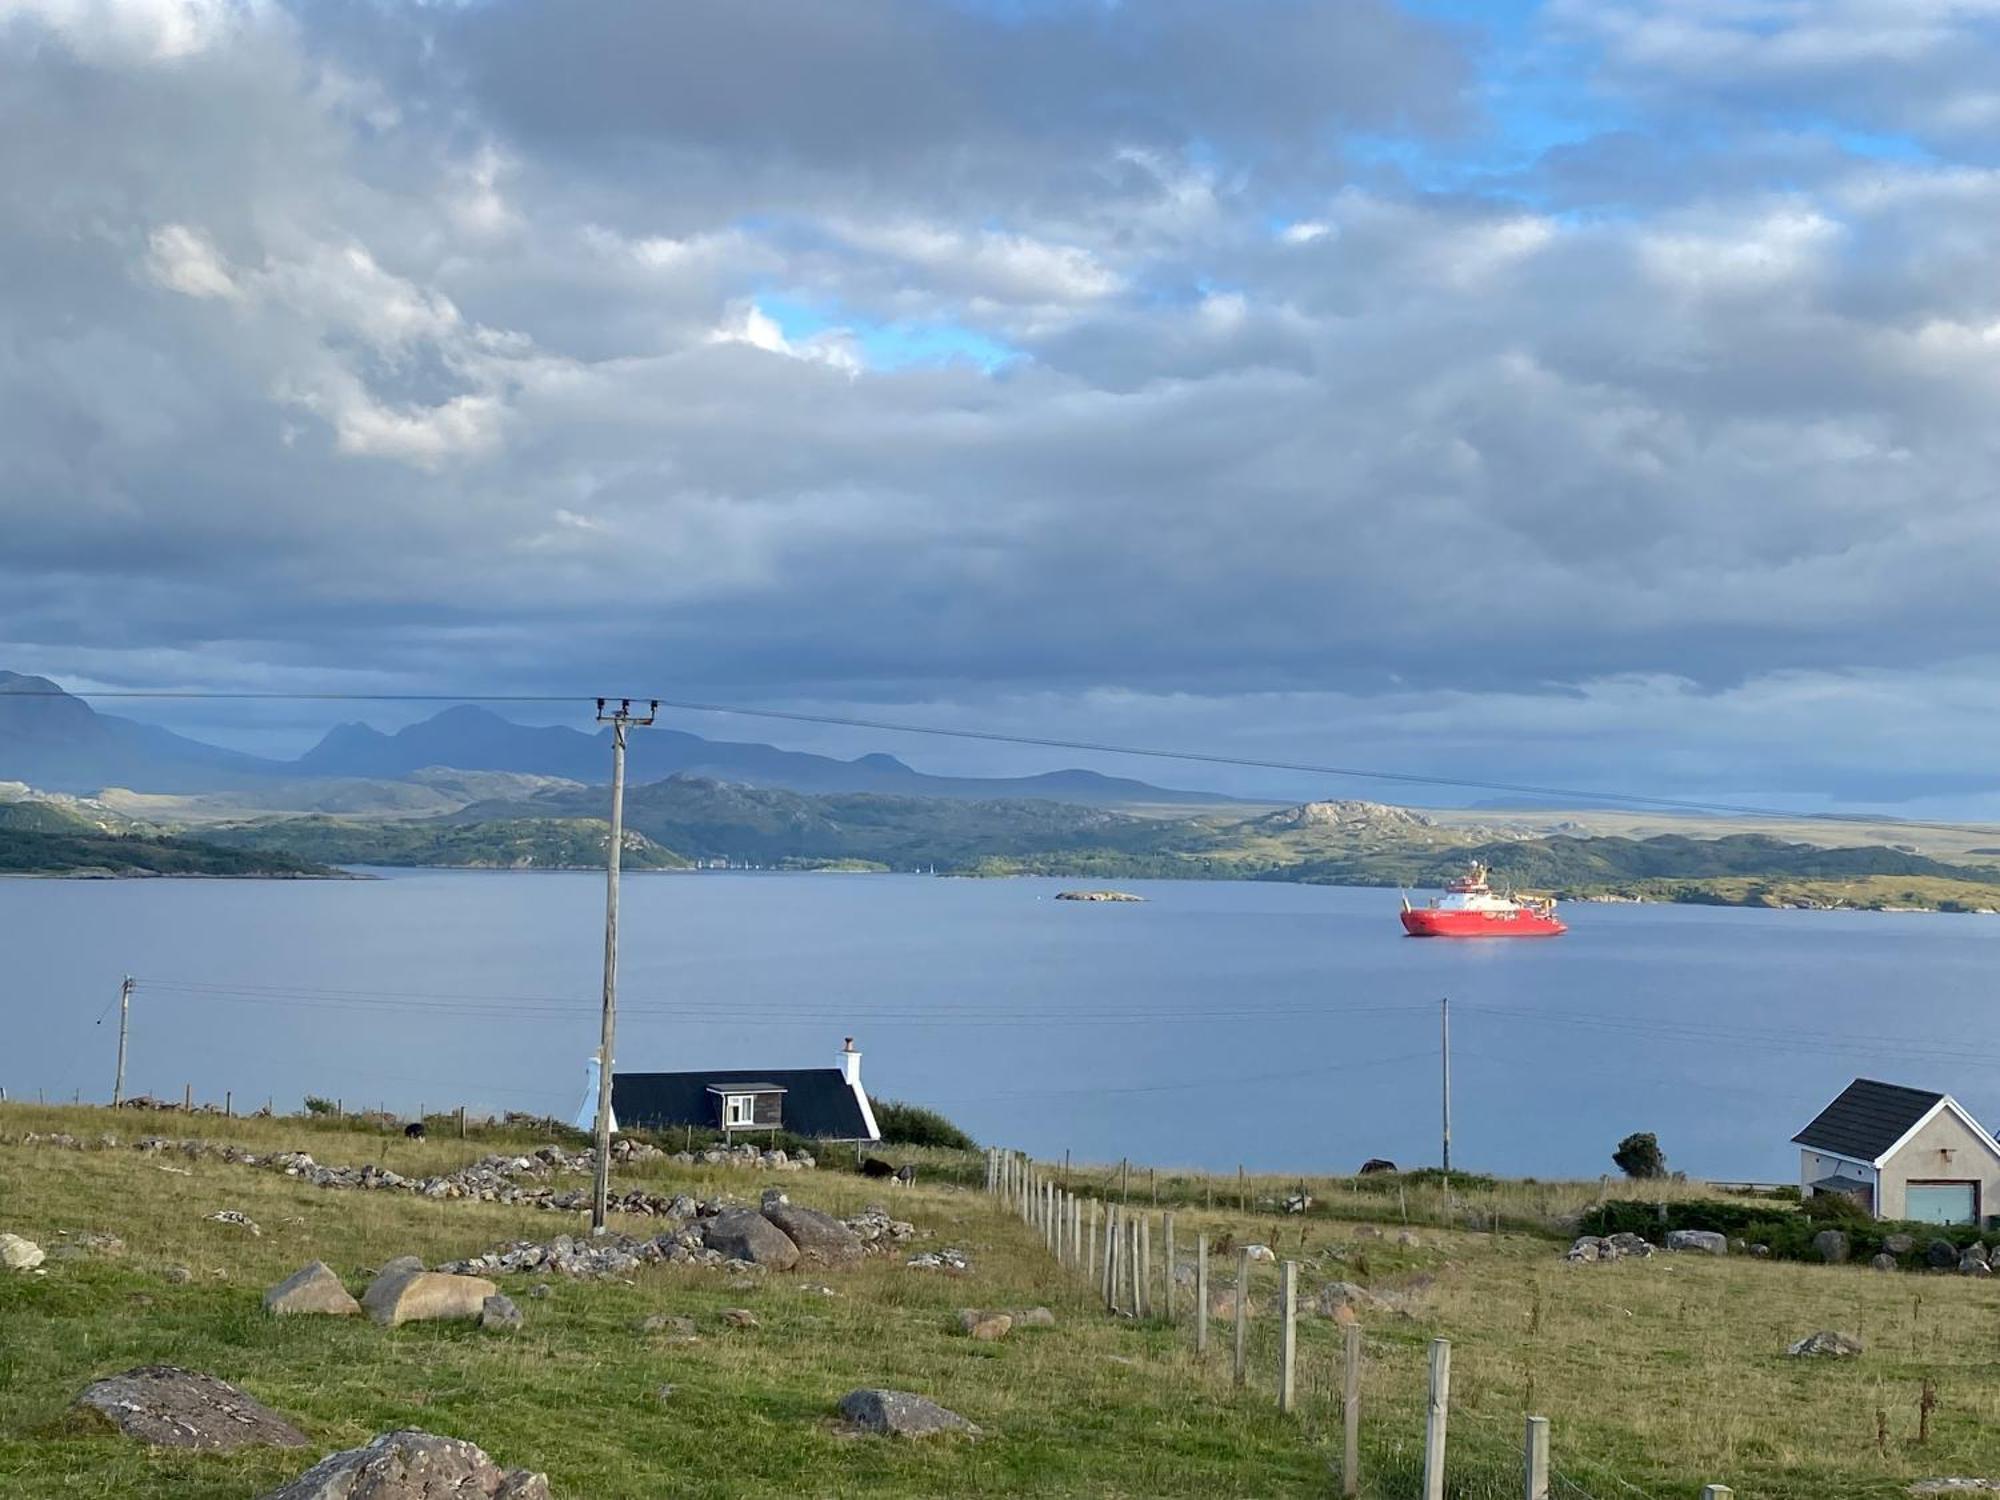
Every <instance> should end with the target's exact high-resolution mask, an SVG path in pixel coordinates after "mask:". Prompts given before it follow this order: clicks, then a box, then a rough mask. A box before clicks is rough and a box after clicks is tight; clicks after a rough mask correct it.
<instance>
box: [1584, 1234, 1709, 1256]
mask: <svg viewBox="0 0 2000 1500" xmlns="http://www.w3.org/2000/svg"><path fill="white" fill-rule="evenodd" d="M1700 1232H1701V1231H1699V1230H1697V1231H1696V1233H1700ZM1717 1238H1720V1236H1717ZM1604 1243H1605V1244H1606V1245H1607V1246H1609V1247H1610V1248H1611V1249H1612V1250H1613V1251H1615V1252H1616V1258H1617V1259H1619V1260H1623V1259H1625V1258H1626V1257H1627V1256H1630V1257H1631V1258H1633V1259H1634V1260H1645V1259H1646V1258H1648V1257H1649V1256H1651V1255H1652V1253H1653V1245H1652V1242H1651V1241H1650V1240H1645V1239H1641V1238H1640V1237H1639V1236H1638V1235H1636V1234H1633V1233H1631V1232H1630V1231H1629V1230H1621V1231H1620V1232H1619V1233H1617V1234H1608V1235H1606V1236H1605V1237H1604ZM1709 1253H1710V1254H1712V1255H1720V1254H1722V1252H1721V1251H1720V1250H1713V1251H1710V1252H1709Z"/></svg>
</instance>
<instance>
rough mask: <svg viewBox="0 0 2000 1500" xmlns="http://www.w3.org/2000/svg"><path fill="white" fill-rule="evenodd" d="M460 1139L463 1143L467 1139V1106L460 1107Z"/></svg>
mask: <svg viewBox="0 0 2000 1500" xmlns="http://www.w3.org/2000/svg"><path fill="white" fill-rule="evenodd" d="M458 1138H459V1139H460V1140H461V1141H462V1140H464V1139H465V1106H464V1105H463V1104H461V1105H459V1107H458Z"/></svg>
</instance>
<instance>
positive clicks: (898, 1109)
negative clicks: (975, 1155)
mask: <svg viewBox="0 0 2000 1500" xmlns="http://www.w3.org/2000/svg"><path fill="white" fill-rule="evenodd" d="M875 1123H876V1125H877V1126H878V1127H880V1129H881V1131H882V1144H883V1145H885V1146H942V1147H943V1148H945V1149H946V1150H948V1151H976V1150H978V1149H979V1143H978V1142H977V1141H975V1140H973V1138H972V1137H971V1136H969V1135H967V1134H966V1133H965V1132H964V1131H963V1130H960V1129H959V1128H958V1127H957V1126H956V1125H954V1124H952V1123H951V1121H949V1120H947V1119H946V1118H945V1117H944V1116H943V1115H941V1114H939V1113H938V1112H937V1111H936V1110H934V1109H925V1108H924V1107H923V1106H922V1105H920V1104H905V1103H903V1102H902V1101H901V1100H899V1099H878V1100H876V1101H875Z"/></svg>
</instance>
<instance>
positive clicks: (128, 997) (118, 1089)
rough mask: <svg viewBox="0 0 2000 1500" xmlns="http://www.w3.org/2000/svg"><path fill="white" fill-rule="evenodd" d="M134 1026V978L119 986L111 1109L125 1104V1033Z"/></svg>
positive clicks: (128, 978) (127, 978)
mask: <svg viewBox="0 0 2000 1500" xmlns="http://www.w3.org/2000/svg"><path fill="white" fill-rule="evenodd" d="M131 1024H132V976H131V975H130V974H127V975H126V976H125V982H124V983H123V984H121V985H119V986H118V1081H117V1082H116V1083H114V1084H112V1085H111V1107H112V1108H113V1109H116V1108H117V1107H118V1106H119V1105H121V1104H123V1103H124V1102H125V1033H126V1030H127V1028H129V1027H130V1026H131Z"/></svg>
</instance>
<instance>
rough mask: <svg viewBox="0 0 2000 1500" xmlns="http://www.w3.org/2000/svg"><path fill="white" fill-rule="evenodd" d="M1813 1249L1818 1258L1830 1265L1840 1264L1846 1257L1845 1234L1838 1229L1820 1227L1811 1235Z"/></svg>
mask: <svg viewBox="0 0 2000 1500" xmlns="http://www.w3.org/2000/svg"><path fill="white" fill-rule="evenodd" d="M1812 1243H1813V1249H1814V1250H1815V1251H1816V1252H1817V1253H1818V1255H1819V1258H1820V1259H1821V1260H1823V1261H1825V1262H1826V1263H1827V1264H1828V1265H1830V1266H1837V1265H1840V1264H1841V1263H1842V1262H1844V1261H1845V1260H1846V1259H1847V1250H1848V1246H1847V1235H1846V1233H1845V1232H1844V1231H1842V1230H1839V1229H1822V1230H1821V1231H1820V1232H1819V1233H1818V1234H1816V1235H1814V1236H1813V1240H1812Z"/></svg>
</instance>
